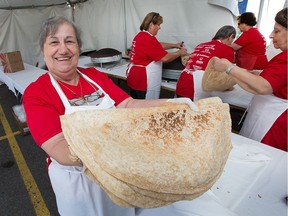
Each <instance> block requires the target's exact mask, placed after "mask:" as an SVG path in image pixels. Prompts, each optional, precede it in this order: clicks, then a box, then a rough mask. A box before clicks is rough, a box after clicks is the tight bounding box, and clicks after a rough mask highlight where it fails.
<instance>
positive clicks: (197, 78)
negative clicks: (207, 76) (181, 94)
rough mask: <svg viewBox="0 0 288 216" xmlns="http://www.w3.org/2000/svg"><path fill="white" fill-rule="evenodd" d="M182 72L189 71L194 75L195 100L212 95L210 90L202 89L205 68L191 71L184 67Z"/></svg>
mask: <svg viewBox="0 0 288 216" xmlns="http://www.w3.org/2000/svg"><path fill="white" fill-rule="evenodd" d="M182 73H189V74H191V75H192V76H193V82H194V101H197V100H199V99H202V98H207V97H210V93H209V92H204V91H203V89H202V78H203V75H204V71H203V70H196V71H189V70H188V69H184V70H183V71H182Z"/></svg>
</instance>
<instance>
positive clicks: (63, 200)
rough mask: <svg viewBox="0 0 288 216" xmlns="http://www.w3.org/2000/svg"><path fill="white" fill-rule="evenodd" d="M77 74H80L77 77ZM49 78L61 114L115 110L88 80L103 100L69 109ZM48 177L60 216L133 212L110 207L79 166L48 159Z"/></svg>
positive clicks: (126, 215) (127, 214)
mask: <svg viewBox="0 0 288 216" xmlns="http://www.w3.org/2000/svg"><path fill="white" fill-rule="evenodd" d="M80 74H81V73H80ZM49 75H50V79H51V82H52V85H53V86H54V88H55V89H56V91H57V92H58V94H59V96H60V98H61V100H62V102H63V104H64V106H65V114H69V113H72V112H75V111H78V110H87V109H89V110H92V109H94V110H95V109H109V108H115V106H114V104H115V102H114V101H113V100H112V99H111V98H110V97H109V95H107V94H106V92H105V91H104V90H103V89H102V88H101V87H100V86H99V85H98V84H97V83H95V82H94V81H93V80H91V79H90V78H89V77H87V76H85V75H84V74H81V75H82V76H83V77H84V78H85V79H86V80H88V81H89V82H91V83H93V84H94V85H96V86H97V87H98V88H99V89H100V90H101V91H102V92H103V93H104V95H105V96H104V98H103V100H102V102H101V103H100V104H99V105H98V106H71V105H70V103H69V101H68V99H67V97H66V96H65V95H64V93H63V91H62V89H61V88H60V86H59V84H58V83H57V82H56V80H55V79H54V78H53V77H52V76H51V74H49ZM51 160H52V162H51V164H50V165H49V168H48V173H49V177H50V180H51V184H52V187H53V190H54V193H55V195H56V202H57V207H58V211H59V213H60V215H61V216H115V215H121V216H134V215H135V209H133V208H123V207H120V206H118V205H116V204H114V203H113V202H112V201H111V200H110V198H109V197H108V196H107V194H106V193H105V192H104V191H103V190H102V189H101V188H100V187H99V186H98V185H97V184H96V183H94V182H92V181H91V180H90V179H89V178H88V177H87V176H86V175H85V174H84V173H83V167H81V166H63V165H61V164H59V163H58V162H57V161H55V160H54V159H53V158H51Z"/></svg>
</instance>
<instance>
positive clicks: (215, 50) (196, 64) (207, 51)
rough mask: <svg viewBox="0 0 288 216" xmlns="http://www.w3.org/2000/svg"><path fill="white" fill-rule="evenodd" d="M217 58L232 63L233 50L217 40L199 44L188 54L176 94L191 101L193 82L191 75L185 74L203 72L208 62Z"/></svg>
mask: <svg viewBox="0 0 288 216" xmlns="http://www.w3.org/2000/svg"><path fill="white" fill-rule="evenodd" d="M213 56H217V57H218V58H226V59H228V60H229V61H231V62H233V60H234V50H233V48H232V47H229V46H228V45H226V44H223V43H221V42H220V41H218V40H212V41H210V42H206V43H201V44H199V45H198V46H196V48H195V49H194V51H193V52H192V53H191V54H190V56H189V59H188V61H187V63H186V67H185V69H184V71H183V72H182V73H181V75H180V77H179V79H178V82H177V85H176V94H177V95H179V96H182V97H188V98H191V99H193V97H194V81H193V76H192V74H189V73H186V72H185V70H188V71H196V70H205V69H206V66H207V64H208V62H209V60H210V59H211V58H212V57H213Z"/></svg>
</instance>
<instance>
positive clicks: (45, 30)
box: [39, 16, 82, 51]
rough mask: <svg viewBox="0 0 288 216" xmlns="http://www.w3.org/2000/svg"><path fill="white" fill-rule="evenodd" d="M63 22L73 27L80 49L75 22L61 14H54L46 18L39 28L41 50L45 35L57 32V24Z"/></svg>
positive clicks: (80, 41) (78, 32)
mask: <svg viewBox="0 0 288 216" xmlns="http://www.w3.org/2000/svg"><path fill="white" fill-rule="evenodd" d="M63 23H68V24H70V25H71V26H72V27H73V29H74V32H75V35H76V40H77V43H78V46H79V51H80V49H81V46H82V40H81V37H80V31H79V30H78V28H77V27H76V26H75V24H74V23H73V22H72V21H70V20H68V19H67V18H65V17H63V16H55V17H51V18H48V19H47V20H46V21H45V22H44V23H43V25H42V28H41V30H40V40H39V44H40V48H41V50H43V47H44V43H45V41H46V39H47V37H48V36H49V35H54V34H55V33H56V32H57V30H58V28H59V26H60V25H62V24H63Z"/></svg>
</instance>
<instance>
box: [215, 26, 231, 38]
mask: <svg viewBox="0 0 288 216" xmlns="http://www.w3.org/2000/svg"><path fill="white" fill-rule="evenodd" d="M231 35H233V37H234V38H235V35H236V30H235V28H234V27H233V26H230V25H226V26H223V27H221V28H220V29H219V30H218V31H217V32H216V34H215V36H214V37H213V38H212V40H218V39H221V38H223V39H225V38H228V37H230V36H231Z"/></svg>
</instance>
